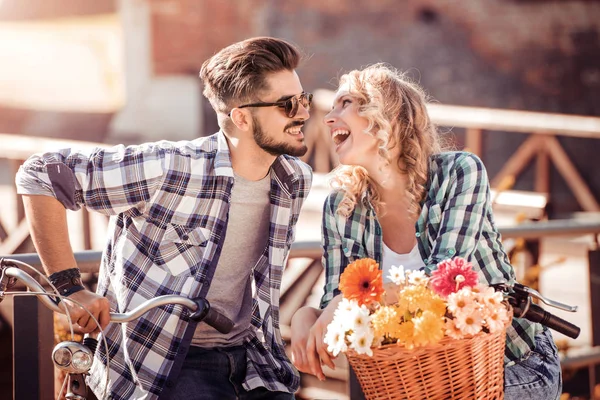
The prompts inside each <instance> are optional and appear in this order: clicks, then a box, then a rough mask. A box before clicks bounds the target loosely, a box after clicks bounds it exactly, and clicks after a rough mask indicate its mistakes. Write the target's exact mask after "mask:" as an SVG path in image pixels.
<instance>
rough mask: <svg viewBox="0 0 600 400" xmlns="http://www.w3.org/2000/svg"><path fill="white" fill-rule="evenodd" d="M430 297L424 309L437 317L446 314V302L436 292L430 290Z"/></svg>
mask: <svg viewBox="0 0 600 400" xmlns="http://www.w3.org/2000/svg"><path fill="white" fill-rule="evenodd" d="M430 293H431V297H430V298H429V299H428V301H427V304H426V306H425V309H427V310H429V311H431V312H432V313H434V314H435V315H437V316H439V317H443V316H444V315H446V302H445V301H444V299H442V298H441V297H440V296H438V295H437V294H435V293H433V292H430Z"/></svg>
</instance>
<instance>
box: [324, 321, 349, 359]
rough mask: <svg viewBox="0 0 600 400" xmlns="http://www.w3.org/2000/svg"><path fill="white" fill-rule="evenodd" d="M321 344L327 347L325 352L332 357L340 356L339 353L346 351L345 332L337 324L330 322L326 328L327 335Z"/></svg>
mask: <svg viewBox="0 0 600 400" xmlns="http://www.w3.org/2000/svg"><path fill="white" fill-rule="evenodd" d="M323 342H325V344H326V345H327V351H328V352H330V353H331V354H333V356H334V357H336V356H337V355H338V354H340V352H342V353H343V352H345V351H346V350H348V346H347V345H346V331H345V330H344V327H343V326H342V325H340V324H339V323H334V322H332V323H330V324H329V325H328V326H327V333H326V334H325V338H324V339H323Z"/></svg>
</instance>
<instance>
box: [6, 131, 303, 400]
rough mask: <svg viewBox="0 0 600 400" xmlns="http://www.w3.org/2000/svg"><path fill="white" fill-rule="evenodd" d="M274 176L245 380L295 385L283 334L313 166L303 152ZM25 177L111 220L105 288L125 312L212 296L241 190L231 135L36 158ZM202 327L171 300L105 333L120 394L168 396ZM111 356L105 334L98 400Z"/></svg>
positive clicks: (113, 392) (114, 392) (22, 187)
mask: <svg viewBox="0 0 600 400" xmlns="http://www.w3.org/2000/svg"><path fill="white" fill-rule="evenodd" d="M270 176H271V191H270V202H271V213H270V226H269V238H268V243H267V246H265V249H264V251H263V254H262V256H261V257H260V259H259V260H258V262H257V263H256V265H254V267H253V269H252V277H253V279H252V282H251V284H252V292H253V308H252V321H251V323H252V326H253V328H254V333H253V335H252V336H251V337H250V338H249V339H248V340H247V341H246V342H245V345H246V347H247V359H248V362H247V375H246V379H245V381H244V387H245V388H246V389H247V390H251V389H254V388H257V387H261V386H262V387H266V388H267V389H269V390H273V391H284V392H294V391H296V390H297V388H298V386H299V383H300V379H299V374H298V372H297V370H296V369H295V368H294V367H293V365H292V364H291V363H290V361H289V360H288V358H287V356H286V354H285V351H284V343H283V340H282V338H281V334H280V331H279V290H280V283H281V276H282V272H283V268H284V266H285V264H286V261H287V257H288V255H289V250H290V246H291V245H292V242H293V240H294V232H295V231H294V227H295V224H296V222H297V220H298V215H299V213H300V208H301V206H302V203H303V202H304V200H305V198H306V196H307V195H308V191H309V190H310V185H311V181H312V171H311V169H310V167H309V166H308V165H306V164H305V163H303V162H301V161H299V160H298V159H296V158H293V157H289V156H280V157H278V158H277V159H276V160H275V162H274V163H273V165H272V167H271V171H270ZM16 182H17V187H18V192H19V193H21V194H37V195H48V196H53V197H55V198H57V199H58V200H60V201H61V202H62V203H63V204H64V206H65V207H66V208H68V209H71V210H77V209H79V208H80V207H81V206H85V207H86V208H87V209H89V210H94V211H98V212H100V213H103V214H106V215H110V216H111V219H110V226H109V232H110V235H109V239H108V244H107V246H106V249H105V251H104V253H103V256H102V262H101V266H100V275H99V278H98V289H97V292H98V293H99V294H101V295H103V296H105V297H107V298H108V299H109V301H110V305H111V309H112V310H113V311H115V312H125V311H128V310H131V309H133V308H135V307H136V306H138V305H139V304H140V303H142V302H143V301H145V300H147V299H150V298H153V297H156V296H160V295H166V294H177V295H184V296H187V297H190V298H194V297H197V296H199V295H200V296H202V295H206V292H207V291H208V287H209V285H210V281H211V279H212V276H213V273H214V270H215V268H216V265H217V262H218V259H219V255H220V252H221V246H222V243H223V240H224V238H225V232H226V229H227V215H228V212H229V200H230V197H231V188H232V186H233V185H234V177H233V170H232V167H231V160H230V153H229V149H228V146H227V142H226V139H225V136H224V135H223V133H222V132H219V133H217V134H215V135H212V136H210V137H207V138H200V139H196V140H193V141H182V142H177V143H173V142H166V141H161V142H157V143H147V144H143V145H140V146H129V147H125V146H122V145H121V146H115V147H112V148H109V149H95V150H93V151H91V152H87V153H83V152H72V151H71V150H70V149H66V150H61V151H58V152H56V153H46V154H43V155H36V156H33V157H32V158H30V159H29V160H27V162H26V163H25V164H24V165H23V166H22V167H21V168H20V170H19V172H18V174H17V178H16ZM249 234H252V232H249ZM195 325H196V323H194V322H193V321H191V320H190V319H189V312H188V311H187V310H183V308H182V307H181V306H167V307H160V308H158V309H154V310H152V311H150V312H149V313H147V314H146V315H144V316H142V317H140V318H139V319H137V320H135V321H133V322H130V323H127V324H123V325H121V324H116V323H113V324H109V325H108V327H107V329H106V330H105V332H104V334H105V337H106V340H107V342H108V347H109V349H108V354H109V356H110V369H109V371H108V377H109V383H108V394H109V395H110V396H111V397H110V398H112V399H132V398H141V397H143V396H147V397H144V398H147V399H155V398H158V397H159V395H161V394H162V395H166V394H167V392H168V388H169V387H172V386H173V384H174V378H175V376H176V375H177V374H178V372H179V370H180V368H181V364H182V362H183V359H184V358H185V356H186V354H187V350H188V348H189V346H190V343H191V338H192V335H193V333H194V329H195ZM106 356H107V352H106V349H105V348H104V346H103V345H102V342H101V341H100V345H99V346H98V352H97V353H96V360H95V362H94V365H93V367H92V370H91V376H90V377H89V378H88V383H89V385H90V387H91V388H92V389H93V390H94V392H95V393H96V394H97V395H98V396H103V389H104V385H105V383H106V379H107V371H106ZM103 398H104V397H103Z"/></svg>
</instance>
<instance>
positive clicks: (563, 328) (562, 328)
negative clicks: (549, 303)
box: [513, 303, 581, 339]
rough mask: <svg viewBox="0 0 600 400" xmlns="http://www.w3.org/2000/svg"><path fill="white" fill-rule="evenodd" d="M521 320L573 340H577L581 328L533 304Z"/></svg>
mask: <svg viewBox="0 0 600 400" xmlns="http://www.w3.org/2000/svg"><path fill="white" fill-rule="evenodd" d="M513 309H517V307H514V308H513ZM523 318H525V319H528V320H529V321H532V322H539V323H540V324H542V325H545V326H547V327H548V328H550V329H553V330H555V331H557V332H560V333H562V334H563V335H566V336H568V337H570V338H573V339H577V337H579V333H580V332H581V328H579V327H578V326H576V325H573V324H572V323H570V322H569V321H565V320H564V319H562V318H560V317H557V316H556V315H554V314H551V313H549V312H548V311H546V310H544V309H543V308H542V307H540V306H538V305H537V304H534V303H531V304H530V305H529V309H528V310H527V311H526V312H525V313H524V314H523Z"/></svg>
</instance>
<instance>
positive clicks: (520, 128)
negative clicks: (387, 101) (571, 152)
mask: <svg viewBox="0 0 600 400" xmlns="http://www.w3.org/2000/svg"><path fill="white" fill-rule="evenodd" d="M314 94H315V97H314V99H313V105H314V107H315V108H316V109H319V110H321V111H329V110H330V109H331V105H332V104H333V99H334V97H335V92H333V91H331V90H327V89H319V90H315V91H314ZM427 112H428V113H429V117H430V118H431V120H432V121H433V122H434V123H435V124H436V125H439V126H448V127H453V128H454V127H456V128H475V129H485V130H493V131H508V132H521V133H531V132H536V133H539V134H542V135H562V136H574V137H581V138H594V139H600V117H590V116H584V115H570V114H555V113H544V112H535V111H518V110H503V109H498V108H483V107H465V106H450V105H446V104H428V105H427Z"/></svg>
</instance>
